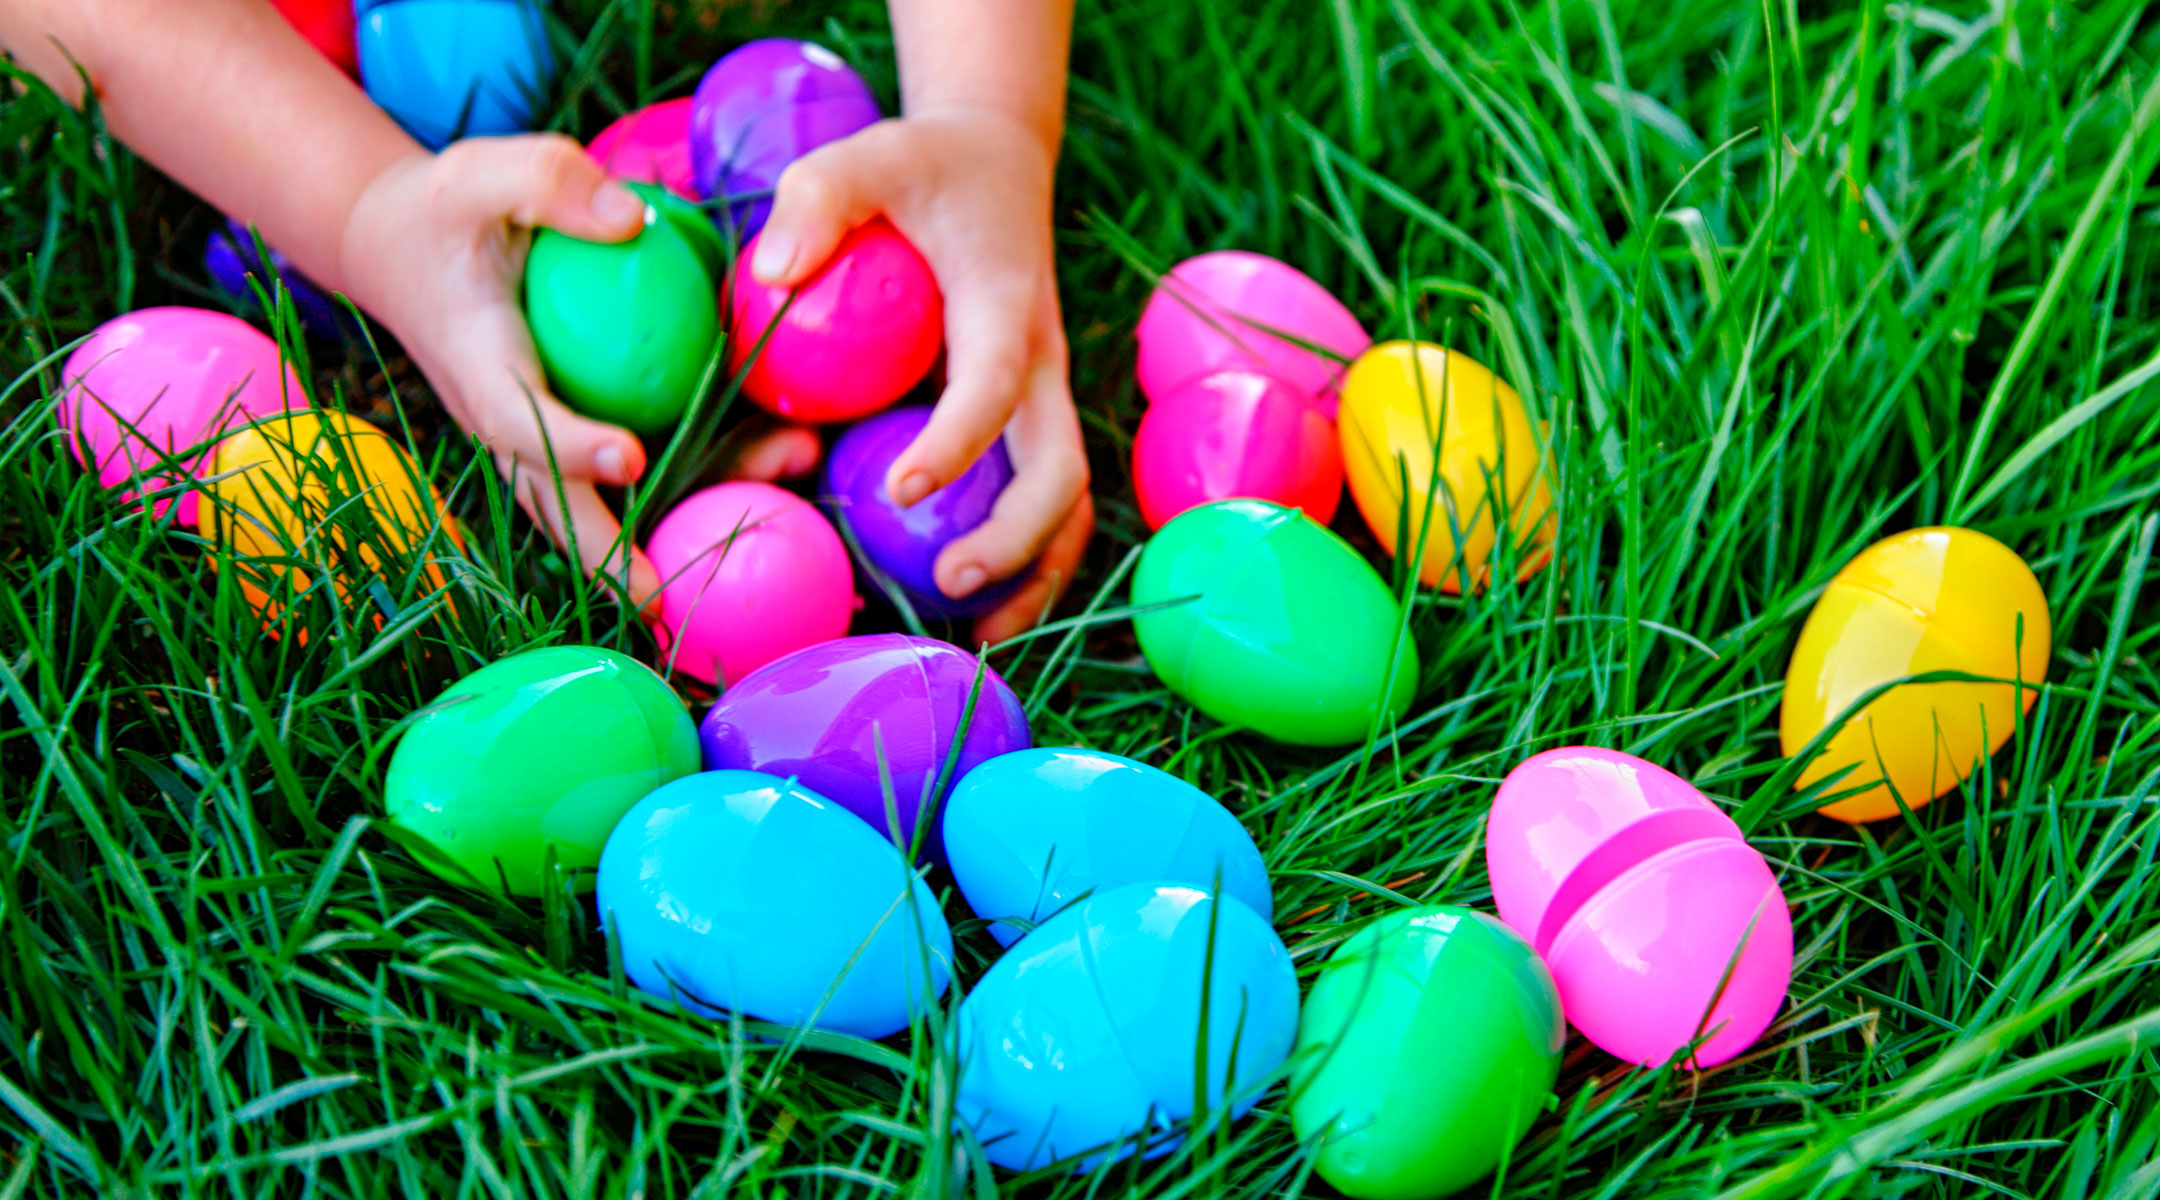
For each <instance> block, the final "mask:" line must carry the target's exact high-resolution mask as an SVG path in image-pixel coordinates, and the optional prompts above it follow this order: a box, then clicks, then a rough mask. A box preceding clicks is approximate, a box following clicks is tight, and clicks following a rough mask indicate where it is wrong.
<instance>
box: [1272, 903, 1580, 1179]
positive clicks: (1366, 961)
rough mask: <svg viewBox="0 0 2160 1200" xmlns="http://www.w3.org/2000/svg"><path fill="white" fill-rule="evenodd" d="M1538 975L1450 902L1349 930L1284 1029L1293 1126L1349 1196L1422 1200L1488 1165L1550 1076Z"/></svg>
mask: <svg viewBox="0 0 2160 1200" xmlns="http://www.w3.org/2000/svg"><path fill="white" fill-rule="evenodd" d="M1566 1036H1567V1023H1566V1021H1565V1020H1564V1019H1563V1018H1562V1016H1561V1013H1560V993H1559V992H1558V991H1557V990H1556V989H1555V988H1554V987H1553V980H1552V975H1551V974H1550V973H1548V972H1547V971H1546V969H1545V964H1544V963H1542V962H1539V961H1538V957H1537V954H1536V953H1535V952H1533V951H1532V950H1531V949H1530V946H1529V944H1528V943H1526V942H1524V941H1523V940H1522V939H1521V938H1519V937H1517V936H1515V934H1514V932H1513V931H1511V930H1509V929H1508V927H1507V926H1505V925H1502V924H1501V923H1500V922H1499V921H1497V920H1495V919H1493V918H1491V917H1488V916H1486V915H1485V914H1483V913H1479V912H1472V911H1471V910H1469V909H1467V908H1461V907H1458V906H1456V905H1452V904H1441V905H1434V906H1432V907H1429V908H1413V909H1407V910H1405V911H1402V912H1398V913H1394V914H1392V915H1389V916H1386V917H1382V918H1381V919H1379V920H1377V921H1374V922H1373V923H1372V924H1370V925H1367V926H1366V927H1365V928H1364V929H1362V930H1360V931H1358V932H1357V933H1356V934H1355V935H1354V936H1352V937H1351V938H1350V940H1348V941H1346V942H1344V943H1343V944H1342V945H1341V946H1340V947H1339V948H1337V949H1336V951H1335V953H1334V954H1333V955H1331V956H1329V958H1328V960H1327V961H1326V962H1325V963H1323V964H1321V967H1320V977H1319V979H1318V980H1317V981H1316V982H1315V983H1314V984H1313V988H1312V994H1311V995H1310V996H1309V997H1307V999H1306V1001H1305V1010H1304V1013H1303V1014H1302V1015H1301V1016H1300V1017H1299V1020H1298V1046H1297V1056H1296V1058H1295V1059H1294V1060H1293V1061H1294V1062H1295V1063H1296V1064H1297V1065H1296V1066H1295V1067H1294V1068H1293V1073H1292V1076H1291V1084H1290V1094H1291V1096H1292V1097H1293V1099H1292V1100H1291V1104H1290V1122H1291V1127H1292V1128H1293V1129H1295V1130H1296V1131H1297V1135H1298V1137H1300V1138H1310V1137H1312V1136H1314V1135H1315V1134H1318V1135H1319V1136H1320V1138H1321V1142H1320V1158H1319V1163H1318V1168H1319V1171H1320V1177H1321V1178H1322V1179H1325V1180H1327V1181H1328V1182H1329V1183H1330V1184H1333V1185H1334V1186H1335V1188H1336V1189H1337V1190H1338V1191H1340V1192H1342V1193H1343V1194H1344V1195H1346V1196H1350V1197H1353V1198H1354V1200H1432V1198H1434V1197H1439V1196H1445V1195H1448V1194H1450V1193H1452V1192H1455V1191H1459V1190H1461V1189H1462V1188H1465V1187H1468V1186H1469V1185H1470V1184H1472V1183H1475V1182H1476V1181H1478V1180H1479V1179H1482V1178H1483V1177H1485V1176H1486V1175H1488V1174H1490V1173H1491V1172H1492V1170H1493V1169H1494V1168H1495V1167H1497V1166H1499V1165H1500V1161H1501V1159H1502V1158H1503V1157H1505V1156H1507V1155H1508V1154H1510V1153H1511V1152H1512V1151H1513V1149H1514V1146H1515V1144H1516V1142H1517V1141H1519V1140H1520V1139H1521V1138H1522V1136H1523V1134H1524V1133H1525V1132H1526V1131H1528V1130H1529V1128H1530V1126H1531V1125H1532V1123H1534V1122H1535V1121H1536V1120H1537V1119H1538V1114H1539V1113H1540V1112H1541V1111H1542V1110H1543V1108H1544V1105H1545V1098H1546V1097H1547V1096H1548V1095H1550V1094H1551V1092H1552V1088H1553V1082H1554V1080H1556V1079H1558V1078H1559V1075H1560V1047H1561V1043H1562V1042H1563V1041H1564V1040H1565V1038H1566Z"/></svg>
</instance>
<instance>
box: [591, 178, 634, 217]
mask: <svg viewBox="0 0 2160 1200" xmlns="http://www.w3.org/2000/svg"><path fill="white" fill-rule="evenodd" d="M592 211H593V215H594V216H596V217H598V218H600V222H601V224H604V225H628V224H630V223H631V222H633V221H635V222H638V223H639V224H643V223H644V220H645V201H644V199H643V198H642V197H640V196H639V195H638V194H637V193H636V192H633V191H631V190H630V189H629V188H626V187H624V186H623V185H621V184H619V183H615V182H612V181H611V182H608V183H603V184H601V185H600V186H599V187H596V188H594V189H593V194H592Z"/></svg>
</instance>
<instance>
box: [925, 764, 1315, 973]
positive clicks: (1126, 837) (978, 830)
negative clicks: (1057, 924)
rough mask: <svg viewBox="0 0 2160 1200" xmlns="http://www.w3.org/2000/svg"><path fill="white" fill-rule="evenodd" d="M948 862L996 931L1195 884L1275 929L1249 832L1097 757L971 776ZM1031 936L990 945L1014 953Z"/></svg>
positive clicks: (1169, 786) (948, 838) (1174, 782)
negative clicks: (1095, 899) (1137, 890)
mask: <svg viewBox="0 0 2160 1200" xmlns="http://www.w3.org/2000/svg"><path fill="white" fill-rule="evenodd" d="M943 829H944V838H945V856H946V860H947V861H948V862H949V863H950V864H951V866H952V873H953V879H954V880H955V881H956V882H957V883H959V885H960V894H961V895H963V896H966V897H967V902H968V907H969V908H971V909H973V910H974V911H975V915H976V916H978V917H983V918H985V919H995V918H998V917H1025V918H1027V919H1028V920H1029V921H1031V922H1039V921H1041V920H1042V919H1044V918H1045V917H1048V916H1050V915H1051V914H1052V913H1055V912H1057V911H1058V910H1059V909H1062V908H1064V907H1065V906H1066V905H1068V904H1071V903H1072V902H1073V901H1075V900H1078V899H1079V898H1080V897H1082V896H1085V895H1087V894H1088V893H1089V892H1094V891H1101V890H1103V889H1105V888H1113V887H1117V886H1119V885H1121V884H1127V883H1184V884H1191V885H1192V886H1194V887H1198V888H1200V889H1202V890H1205V891H1214V890H1216V889H1217V888H1218V887H1219V888H1220V890H1221V893H1222V894H1223V895H1225V896H1228V897H1230V898H1231V899H1233V900H1238V901H1241V902H1243V903H1244V904H1246V905H1248V906H1250V907H1251V908H1252V910H1253V911H1254V912H1256V913H1258V914H1260V916H1261V918H1262V919H1263V920H1268V921H1272V920H1273V919H1274V917H1275V898H1274V896H1273V894H1272V893H1271V892H1270V891H1269V890H1268V878H1267V868H1266V866H1264V865H1263V864H1262V863H1261V861H1260V851H1259V849H1258V848H1256V847H1255V846H1254V845H1253V840H1252V837H1251V836H1250V835H1249V834H1247V833H1246V832H1245V827H1244V826H1242V825H1240V824H1238V822H1237V818H1236V817H1233V816H1231V815H1230V811H1229V810H1228V809H1226V808H1224V807H1223V806H1222V805H1220V804H1217V803H1216V802H1215V800H1214V798H1213V797H1211V796H1209V795H1208V794H1207V793H1206V792H1203V791H1201V790H1200V789H1199V788H1196V787H1194V786H1193V785H1191V784H1189V783H1187V782H1185V781H1184V780H1182V779H1179V778H1178V777H1176V776H1175V775H1171V774H1169V773H1168V772H1165V771H1158V770H1156V769H1155V768H1154V767H1151V766H1148V765H1147V764H1146V763H1141V762H1134V761H1133V760H1132V759H1129V758H1122V757H1120V756H1118V755H1115V754H1104V753H1101V752H1100V751H1095V750H1075V749H1059V748H1050V747H1045V748H1040V749H1035V750H1020V751H1016V752H1014V753H1011V754H1001V755H999V756H998V757H996V758H993V759H991V760H989V761H988V762H985V763H983V764H982V765H981V766H979V767H976V768H975V769H974V770H972V771H970V772H968V773H967V775H966V777H965V778H963V779H961V781H960V784H959V786H958V787H956V788H954V789H953V794H952V799H950V800H948V801H946V807H945V817H944V825H943ZM1023 931H1024V930H1023V927H1021V926H1017V925H1012V924H1008V923H1006V922H1004V921H999V922H998V923H996V924H994V925H992V926H991V927H990V934H991V936H992V937H995V938H996V939H997V940H998V941H999V942H1000V943H1001V944H1003V945H1007V946H1010V945H1012V944H1013V941H1014V940H1015V939H1017V938H1018V937H1019V936H1020V934H1021V933H1022V932H1023Z"/></svg>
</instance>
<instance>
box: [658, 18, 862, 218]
mask: <svg viewBox="0 0 2160 1200" xmlns="http://www.w3.org/2000/svg"><path fill="white" fill-rule="evenodd" d="M690 104H691V107H690V170H691V178H692V179H693V181H694V182H695V183H696V186H697V190H698V194H699V195H701V196H704V197H707V198H725V199H728V200H729V211H730V212H731V213H733V215H734V219H735V221H736V222H737V224H738V227H739V228H740V230H741V232H742V236H744V237H749V236H750V235H752V234H754V233H756V232H757V231H758V230H760V229H762V228H764V227H765V218H766V217H767V216H769V215H771V212H772V190H773V188H774V186H775V185H777V184H778V183H779V182H780V172H782V171H784V170H786V169H787V166H788V164H789V163H791V162H794V161H795V160H796V159H798V158H801V157H802V156H803V155H805V154H808V153H809V152H811V151H812V150H815V149H817V148H818V147H819V146H822V145H825V144H826V143H827V142H837V141H839V140H840V139H841V138H844V137H846V136H848V135H849V134H851V133H854V132H856V131H857V130H860V129H863V128H866V127H868V126H870V125H874V124H876V123H877V120H878V118H879V116H881V115H882V114H880V113H879V112H878V105H877V97H876V96H874V95H872V94H871V92H870V85H869V84H866V83H864V82H863V81H862V77H861V76H860V75H857V74H856V73H855V72H854V70H853V69H852V68H850V67H849V66H848V65H847V63H845V62H843V61H842V60H841V58H840V56H839V55H837V54H834V53H833V52H832V51H830V50H827V49H825V48H824V47H823V46H816V45H812V44H811V43H809V42H798V41H794V40H792V39H789V38H767V39H764V40H762V41H756V42H750V43H748V44H746V45H743V46H741V47H739V48H737V49H736V50H735V51H734V52H733V53H730V54H729V55H728V56H727V57H725V58H722V59H721V60H720V61H719V62H716V63H714V64H713V65H712V69H711V70H709V71H707V72H705V78H704V79H702V80H700V81H699V83H698V87H697V93H696V95H694V96H692V97H691V101H690Z"/></svg>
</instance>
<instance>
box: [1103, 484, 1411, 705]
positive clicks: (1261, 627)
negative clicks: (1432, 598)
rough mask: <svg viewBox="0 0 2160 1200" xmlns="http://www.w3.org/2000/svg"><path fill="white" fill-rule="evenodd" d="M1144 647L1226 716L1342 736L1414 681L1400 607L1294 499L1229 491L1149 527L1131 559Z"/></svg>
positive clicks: (1185, 690)
mask: <svg viewBox="0 0 2160 1200" xmlns="http://www.w3.org/2000/svg"><path fill="white" fill-rule="evenodd" d="M1187 597H1193V599H1191V600H1189V601H1188V602H1186V603H1179V604H1171V605H1169V606H1168V607H1163V608H1157V609H1155V610H1153V611H1151V612H1144V613H1141V614H1139V615H1138V616H1135V617H1134V618H1133V632H1134V633H1135V634H1137V635H1138V636H1139V639H1140V651H1141V653H1143V654H1145V655H1146V656H1147V661H1148V666H1150V667H1152V668H1154V671H1155V674H1156V676H1157V677H1159V678H1160V679H1161V680H1162V681H1163V683H1165V684H1166V685H1168V686H1169V688H1170V690H1171V691H1173V692H1176V693H1177V694H1178V695H1180V696H1183V697H1185V698H1186V699H1187V700H1189V701H1191V702H1192V704H1193V706H1194V707H1196V708H1198V709H1199V710H1200V711H1201V712H1204V713H1206V714H1207V715H1209V716H1211V717H1213V718H1215V719H1216V720H1218V721H1221V722H1222V723H1223V724H1225V725H1241V726H1244V727H1245V728H1248V729H1251V730H1253V731H1254V732H1256V733H1260V734H1264V735H1265V736H1267V737H1271V738H1274V739H1275V740H1277V741H1282V742H1290V743H1293V744H1296V745H1301V746H1346V745H1349V744H1350V743H1352V742H1360V741H1363V740H1364V739H1365V736H1366V733H1367V732H1368V731H1369V730H1370V729H1371V728H1372V725H1373V722H1374V721H1375V720H1376V719H1377V720H1380V721H1382V722H1383V723H1384V722H1386V721H1391V720H1396V719H1399V718H1400V717H1401V716H1402V715H1403V713H1404V712H1405V711H1407V710H1408V709H1409V707H1410V700H1411V698H1412V696H1413V694H1414V692H1415V690H1416V687H1417V676H1418V653H1417V646H1416V644H1415V643H1414V642H1412V641H1411V640H1410V638H1409V637H1408V636H1407V635H1405V636H1403V637H1402V638H1401V639H1400V645H1399V647H1398V644H1397V634H1398V632H1399V631H1400V630H1401V626H1402V609H1401V607H1400V606H1398V605H1397V604H1396V603H1395V597H1394V596H1393V595H1392V594H1390V593H1389V592H1388V589H1387V585H1386V584H1385V583H1382V582H1381V580H1380V576H1379V575H1378V574H1376V573H1375V572H1374V571H1373V569H1372V567H1370V566H1369V565H1367V564H1366V562H1365V560H1364V559H1362V558H1359V557H1358V555H1357V551H1355V550H1352V549H1351V548H1350V547H1349V545H1348V544H1347V543H1345V542H1344V541H1343V540H1342V539H1341V538H1339V537H1336V536H1335V535H1334V534H1332V533H1330V532H1328V531H1327V530H1326V529H1324V528H1322V527H1321V526H1319V525H1316V524H1314V523H1313V520H1312V518H1310V517H1307V516H1305V515H1304V514H1302V513H1300V512H1298V511H1297V510H1296V509H1292V508H1284V507H1283V506H1281V505H1279V504H1270V503H1268V502H1267V501H1265V500H1221V501H1217V502H1216V503H1213V504H1203V505H1201V506H1200V507H1198V508H1195V509H1189V510H1187V511H1186V512H1185V513H1184V515H1182V516H1180V517H1178V518H1176V519H1175V520H1173V521H1171V522H1170V523H1169V524H1167V525H1165V526H1163V527H1162V529H1161V530H1160V531H1159V532H1157V533H1156V534H1155V536H1154V537H1151V538H1149V539H1148V543H1147V548H1146V549H1144V550H1142V551H1141V552H1140V563H1139V566H1138V567H1136V568H1135V569H1134V571H1133V590H1132V599H1133V603H1134V604H1135V605H1161V604H1168V602H1170V601H1176V600H1184V599H1185V598H1187Z"/></svg>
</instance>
